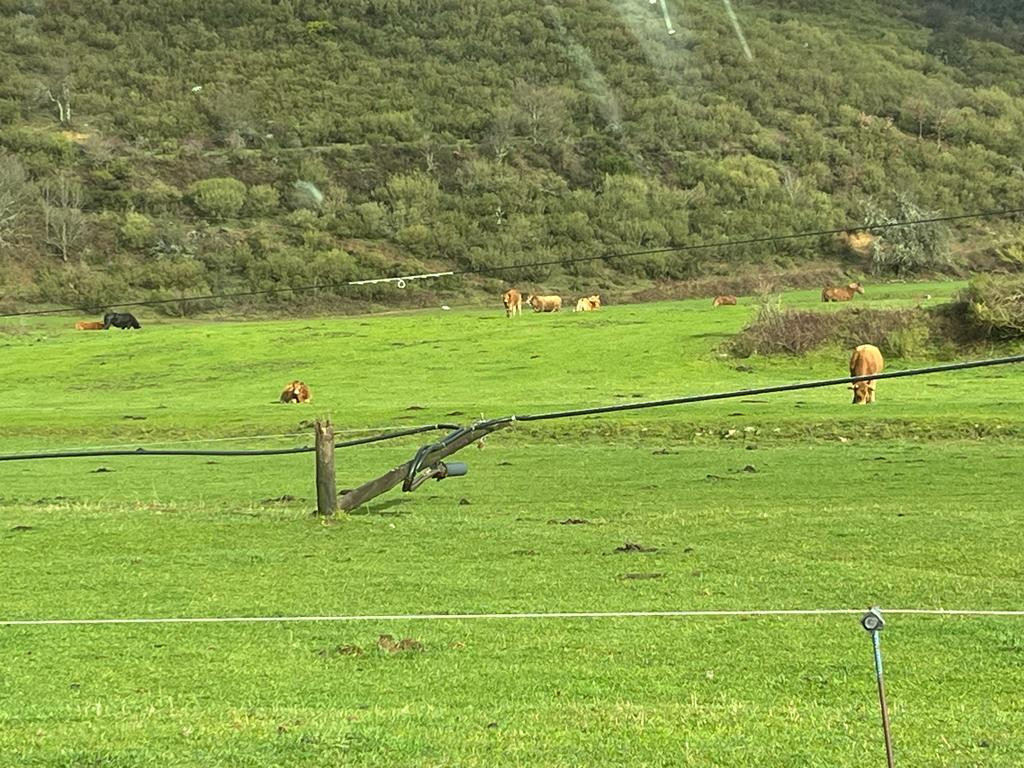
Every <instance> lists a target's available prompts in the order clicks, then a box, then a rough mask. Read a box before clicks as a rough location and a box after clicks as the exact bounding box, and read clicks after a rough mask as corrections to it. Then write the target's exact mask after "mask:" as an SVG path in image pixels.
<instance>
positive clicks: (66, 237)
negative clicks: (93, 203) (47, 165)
mask: <svg viewBox="0 0 1024 768" xmlns="http://www.w3.org/2000/svg"><path fill="white" fill-rule="evenodd" d="M43 220H44V223H45V225H46V244H47V246H49V247H50V248H52V249H53V250H54V251H55V252H56V253H58V254H59V255H60V257H61V259H63V260H64V261H67V260H68V257H69V256H70V255H72V254H73V253H74V252H75V251H76V250H77V249H78V246H79V245H81V242H82V240H83V239H84V238H85V232H86V219H85V214H84V213H82V187H81V185H79V183H78V182H77V181H75V180H74V179H73V178H71V177H70V176H69V175H68V174H67V173H61V174H58V175H57V176H56V177H54V178H53V179H51V180H50V181H49V182H47V183H46V185H45V186H44V187H43Z"/></svg>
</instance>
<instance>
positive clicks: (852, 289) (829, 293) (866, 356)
mask: <svg viewBox="0 0 1024 768" xmlns="http://www.w3.org/2000/svg"><path fill="white" fill-rule="evenodd" d="M858 293H861V294H863V293H864V288H863V286H861V284H860V283H849V284H848V285H843V286H826V287H825V288H823V289H822V291H821V300H822V301H823V302H833V301H852V300H853V297H854V296H855V295H856V294H858ZM501 301H502V303H503V304H504V305H505V316H506V317H510V318H511V317H513V316H515V315H521V314H522V313H523V302H524V299H523V294H522V293H521V292H520V291H519V290H518V289H516V288H509V289H508V290H507V291H505V292H504V293H503V294H501ZM525 302H526V303H527V304H529V305H530V306H531V307H533V311H534V312H559V311H561V309H562V297H561V296H558V295H550V296H538V295H536V294H532V293H528V294H527V295H526V298H525ZM737 303H738V302H737V299H736V297H735V296H732V295H731V294H721V295H718V296H716V297H715V298H714V300H713V301H712V302H711V306H713V307H723V306H736V304H737ZM600 308H601V297H600V296H599V295H594V296H584V297H583V298H581V299H579V300H577V302H576V308H575V309H574V310H573V312H592V311H594V310H597V309H600ZM884 365H885V361H884V360H883V359H882V353H881V351H880V350H879V349H878V347H876V346H874V345H873V344H861V345H860V346H859V347H857V348H856V349H855V350H853V355H852V356H851V357H850V376H871V375H872V374H876V373H881V372H882V367H883V366H884ZM850 389H852V390H853V404H854V405H866V404H868V403H873V402H875V382H874V380H873V379H869V380H866V381H859V382H857V383H855V384H852V385H851V386H850ZM285 391H286V392H287V390H285ZM281 399H282V401H284V402H288V401H285V399H284V394H282V396H281ZM292 402H301V401H292Z"/></svg>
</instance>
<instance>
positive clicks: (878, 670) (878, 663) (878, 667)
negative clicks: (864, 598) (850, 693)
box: [860, 606, 895, 768]
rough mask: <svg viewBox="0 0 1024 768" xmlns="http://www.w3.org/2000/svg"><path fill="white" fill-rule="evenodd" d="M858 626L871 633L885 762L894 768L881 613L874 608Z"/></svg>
mask: <svg viewBox="0 0 1024 768" xmlns="http://www.w3.org/2000/svg"><path fill="white" fill-rule="evenodd" d="M860 624H861V626H862V627H864V629H866V630H867V631H868V632H870V633H871V644H872V646H873V648H874V652H875V679H876V680H877V681H878V703H879V705H880V706H881V707H882V733H883V734H884V735H885V760H886V763H887V765H888V766H889V768H893V767H894V765H895V764H894V762H893V757H892V732H891V731H890V728H889V707H888V706H887V705H886V703H885V677H884V676H883V675H882V639H881V635H880V633H881V631H882V628H883V627H884V626H885V620H884V619H883V618H882V612H881V610H879V608H878V607H877V606H876V607H874V608H871V609H870V610H869V611H868V612H867V613H865V614H864V616H862V617H861V620H860Z"/></svg>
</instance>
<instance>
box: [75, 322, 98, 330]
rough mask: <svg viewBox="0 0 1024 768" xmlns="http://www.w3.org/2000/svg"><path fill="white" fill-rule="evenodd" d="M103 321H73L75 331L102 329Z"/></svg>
mask: <svg viewBox="0 0 1024 768" xmlns="http://www.w3.org/2000/svg"><path fill="white" fill-rule="evenodd" d="M103 327H104V326H103V323H101V322H99V321H91V320H79V321H78V322H77V323H75V330H76V331H102V330H103Z"/></svg>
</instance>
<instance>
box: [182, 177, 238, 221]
mask: <svg viewBox="0 0 1024 768" xmlns="http://www.w3.org/2000/svg"><path fill="white" fill-rule="evenodd" d="M189 197H190V198H191V200H192V204H193V205H195V207H196V209H197V210H198V211H199V212H200V213H201V214H203V215H204V216H208V217H209V218H211V219H226V218H229V217H233V216H237V215H238V214H239V212H240V211H241V210H242V206H243V205H245V200H246V187H245V184H243V183H242V182H241V181H239V180H238V179H232V178H213V179H203V180H202V181H197V182H195V183H194V184H193V185H192V186H190V187H189Z"/></svg>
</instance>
